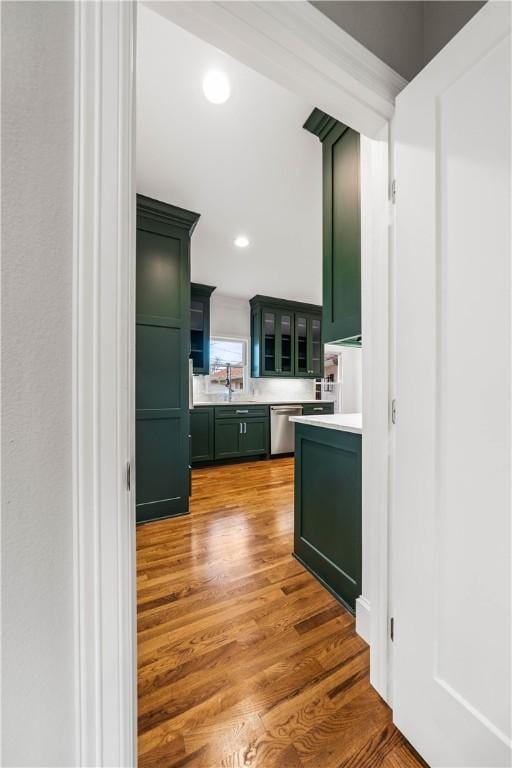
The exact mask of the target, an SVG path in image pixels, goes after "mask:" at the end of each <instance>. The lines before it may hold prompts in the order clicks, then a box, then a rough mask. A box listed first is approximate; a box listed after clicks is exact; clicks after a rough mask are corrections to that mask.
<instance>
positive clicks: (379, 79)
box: [144, 0, 407, 136]
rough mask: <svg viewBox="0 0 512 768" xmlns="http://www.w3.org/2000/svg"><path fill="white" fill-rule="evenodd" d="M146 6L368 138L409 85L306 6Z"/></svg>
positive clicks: (302, 1)
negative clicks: (397, 97) (399, 94)
mask: <svg viewBox="0 0 512 768" xmlns="http://www.w3.org/2000/svg"><path fill="white" fill-rule="evenodd" d="M144 4H145V5H146V6H147V7H149V8H151V9H152V10H153V11H155V12H156V13H158V14H160V15H161V16H164V17H165V18H168V19H170V20H171V21H173V22H174V23H176V24H178V25H179V26H181V27H183V28H184V29H186V30H188V31H189V32H191V33H192V34H195V35H196V36H198V37H200V38H202V39H203V40H206V41H207V42H209V43H211V44H212V45H215V46H216V47H217V48H220V49H221V50H223V51H225V52H226V53H228V54H230V55H231V56H234V57H235V58H237V59H238V60H239V61H241V62H243V63H244V64H246V65H248V66H250V67H252V68H253V69H255V70H256V71H258V72H260V73H261V74H264V75H266V76H267V77H270V78H271V79H272V80H274V81H275V82H277V83H279V84H280V85H282V86H284V87H285V88H288V89H289V90H291V91H293V92H294V93H296V94H297V95H299V96H301V97H302V98H304V99H305V100H307V101H309V103H310V104H311V105H316V106H317V107H318V108H319V109H321V110H322V111H323V112H325V113H327V114H328V115H331V116H332V117H333V118H334V119H336V120H338V121H341V122H343V123H345V124H347V125H350V127H351V128H354V129H355V130H356V131H359V132H360V133H365V134H366V135H368V136H374V135H376V133H378V131H379V130H380V129H381V128H382V126H383V125H384V124H385V123H386V122H388V121H389V119H390V118H391V117H392V115H393V112H394V105H395V98H396V96H397V95H398V93H400V91H401V90H402V89H403V88H404V87H405V85H406V84H407V81H406V80H404V78H403V77H401V76H400V75H399V74H398V73H397V72H395V71H394V70H393V69H391V67H389V66H388V65H387V64H385V63H384V62H383V61H381V60H380V59H379V58H378V57H377V56H375V55H374V54H373V53H371V52H370V51H369V50H367V49H366V48H365V47H364V46H363V45H361V43H359V42H358V41H357V40H355V39H354V38H353V37H351V36H350V35H349V34H348V33H346V32H345V31H344V30H343V29H341V28H340V27H338V26H337V24H335V23H334V22H333V21H331V20H330V19H328V18H327V17H326V16H324V15H323V14H322V13H321V12H320V11H319V10H318V9H317V8H315V7H314V6H313V5H311V4H310V3H308V2H306V0H294V1H292V2H288V0H284V1H283V2H261V1H260V0H247V1H246V2H236V1H235V2H223V1H216V0H211V1H210V2H204V0H198V1H197V2H187V0H175V1H174V0H173V1H172V2H167V0H164V1H158V2H155V1H151V0H148V1H147V2H145V3H144Z"/></svg>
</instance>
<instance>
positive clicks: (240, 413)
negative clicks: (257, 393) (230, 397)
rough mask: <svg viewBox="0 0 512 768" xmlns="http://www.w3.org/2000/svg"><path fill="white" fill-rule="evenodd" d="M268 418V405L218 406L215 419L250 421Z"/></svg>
mask: <svg viewBox="0 0 512 768" xmlns="http://www.w3.org/2000/svg"><path fill="white" fill-rule="evenodd" d="M257 416H258V417H264V416H268V405H219V406H217V407H216V408H215V419H242V420H243V419H251V418H253V417H257Z"/></svg>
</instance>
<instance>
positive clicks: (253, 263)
mask: <svg viewBox="0 0 512 768" xmlns="http://www.w3.org/2000/svg"><path fill="white" fill-rule="evenodd" d="M210 68H215V69H221V70H223V71H224V72H225V73H226V74H227V75H228V77H229V79H230V81H231V98H230V99H229V100H228V101H227V102H226V103H225V104H222V105H215V104H211V103H210V102H208V101H207V100H206V99H205V97H204V95H203V92H202V79H203V75H204V73H205V72H206V71H207V70H208V69H210ZM313 106H314V105H313V104H307V103H305V102H303V101H301V100H300V99H299V98H297V97H296V96H295V95H293V94H292V93H290V92H288V91H286V90H285V89H283V88H282V87H281V86H279V85H277V84H275V83H274V82H272V81H271V80H268V79H267V78H265V77H263V76H262V75H259V74H258V73H256V72H254V71H253V70H252V69H249V68H248V67H246V66H245V65H243V64H241V63H239V62H238V61H236V60H235V59H232V58H231V57H229V56H227V55H226V54H224V53H223V52H221V51H219V50H217V49H216V48H214V47H212V46H210V45H208V44H207V43H205V42H203V41H201V40H199V39H198V38H196V37H194V36H193V35H191V34H190V33H188V32H186V31H185V30H183V29H181V28H180V27H178V26H176V25H175V24H173V23H172V22H170V21H169V20H167V19H165V18H163V17H162V16H160V15H159V14H157V13H155V12H154V11H152V10H150V9H148V8H146V7H144V6H143V5H141V4H139V7H138V39H137V191H138V192H140V193H142V194H145V195H149V196H150V197H155V198H157V199H159V200H163V201H166V202H168V203H172V204H174V205H178V206H181V207H184V208H188V209H191V210H193V211H197V212H198V213H200V214H201V218H200V220H199V223H198V225H197V227H196V230H195V232H194V234H193V237H192V280H193V281H195V282H201V283H208V284H210V285H215V286H217V289H218V291H219V292H222V293H224V294H228V295H232V296H238V297H243V298H250V297H251V296H253V295H254V294H256V293H263V294H267V295H271V296H278V297H281V298H289V299H296V300H298V301H310V302H314V303H321V284H322V221H321V194H322V192H321V172H322V169H321V145H320V142H319V141H318V140H317V139H316V138H315V137H314V136H312V135H311V134H309V133H307V132H306V131H304V130H303V128H302V124H303V123H304V120H305V119H306V118H307V116H308V115H309V113H310V112H311V110H312V108H313ZM238 234H246V235H247V236H248V237H249V238H250V240H251V244H250V246H249V247H248V248H244V249H240V248H237V247H235V245H234V244H233V240H234V238H235V237H236V236H237V235H238Z"/></svg>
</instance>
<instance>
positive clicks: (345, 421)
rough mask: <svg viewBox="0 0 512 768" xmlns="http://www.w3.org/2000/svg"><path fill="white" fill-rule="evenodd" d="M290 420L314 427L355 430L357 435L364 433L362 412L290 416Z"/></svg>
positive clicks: (345, 430)
mask: <svg viewBox="0 0 512 768" xmlns="http://www.w3.org/2000/svg"><path fill="white" fill-rule="evenodd" d="M290 421H296V422H297V424H308V425H309V426H312V427H324V429H337V430H339V431H340V432H353V433H354V434H355V435H362V434H363V414H362V413H333V414H326V415H325V416H290Z"/></svg>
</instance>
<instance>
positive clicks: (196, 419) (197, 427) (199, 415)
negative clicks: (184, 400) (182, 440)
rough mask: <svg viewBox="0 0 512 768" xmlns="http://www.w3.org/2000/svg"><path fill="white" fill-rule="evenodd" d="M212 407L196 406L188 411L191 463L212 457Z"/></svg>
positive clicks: (211, 459) (211, 458) (197, 462)
mask: <svg viewBox="0 0 512 768" xmlns="http://www.w3.org/2000/svg"><path fill="white" fill-rule="evenodd" d="M213 436H214V419H213V407H211V406H198V407H196V408H193V409H192V410H191V411H190V441H191V448H190V457H191V461H192V465H196V464H202V463H203V462H205V461H213V459H214V443H213Z"/></svg>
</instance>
